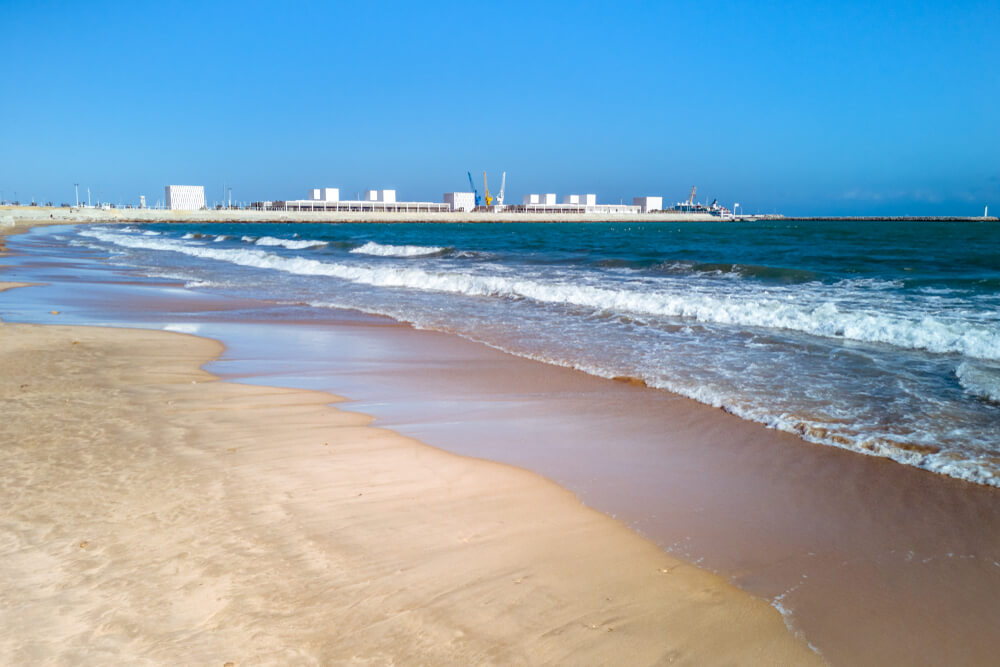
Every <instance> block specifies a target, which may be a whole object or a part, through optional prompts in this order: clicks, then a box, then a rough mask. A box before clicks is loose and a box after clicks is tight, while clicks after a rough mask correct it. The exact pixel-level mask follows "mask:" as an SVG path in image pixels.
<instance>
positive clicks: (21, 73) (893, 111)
mask: <svg viewBox="0 0 1000 667" xmlns="http://www.w3.org/2000/svg"><path fill="white" fill-rule="evenodd" d="M998 36H1000V3H997V2H996V1H995V0H994V1H993V2H960V1H959V2H951V3H945V2H934V3H929V2H905V3H904V2H877V1H873V2H865V3H854V2H845V3H810V2H764V3H737V2H606V3H588V2H577V3H562V2H549V3H541V2H535V3H522V2H504V3H473V2H456V3H450V2H448V3H445V2H424V3H400V2H371V3H299V2H281V3H277V2H275V3H267V2H259V3H258V2H240V3H211V2H207V3H197V2H159V3H144V2H136V3H125V2H120V3H104V2H87V3H78V2H21V1H20V0H0V38H2V39H0V48H2V49H3V56H2V57H0V197H2V198H3V199H8V200H9V199H13V197H14V194H13V193H14V192H16V193H17V196H18V198H19V199H20V200H21V201H22V202H25V201H30V200H31V198H32V197H34V198H35V200H36V201H49V200H51V201H54V202H56V203H60V202H63V201H72V197H73V183H80V184H81V191H83V189H84V188H86V187H88V186H89V187H90V188H91V191H92V193H93V194H94V195H95V196H99V197H100V198H102V199H104V200H107V201H112V202H123V203H135V202H137V201H138V196H139V195H140V194H145V195H146V197H147V199H148V200H149V201H150V202H155V201H156V200H157V199H160V198H162V197H163V186H164V185H166V184H168V183H180V184H203V185H205V186H206V192H207V196H208V199H209V200H212V199H219V198H221V196H222V186H223V183H224V182H225V183H228V184H230V185H231V186H232V188H233V196H234V198H235V199H238V200H244V199H282V198H298V197H304V196H305V194H306V190H307V188H310V187H319V186H332V187H340V188H341V192H342V196H348V195H353V193H354V192H356V191H360V190H362V189H364V188H368V187H372V188H376V187H387V188H395V189H396V190H397V191H398V195H399V197H401V198H405V199H421V200H428V199H429V200H432V201H438V200H440V198H441V193H442V192H444V191H450V190H464V189H467V181H466V176H465V173H466V171H472V173H473V175H476V176H477V178H481V173H482V171H483V170H484V169H485V170H487V171H488V172H489V175H490V178H491V186H492V187H494V188H495V187H496V186H495V185H493V183H494V182H496V181H498V180H499V175H500V172H501V170H506V171H507V172H508V197H509V198H510V199H514V200H516V201H520V196H521V195H522V194H524V193H526V192H557V193H568V192H596V193H597V194H598V200H599V201H602V202H617V201H619V199H624V200H626V201H630V200H631V197H633V196H635V195H644V194H659V195H663V196H664V197H665V198H666V200H668V201H676V200H679V199H684V198H686V196H687V192H688V190H689V189H690V187H691V186H692V185H697V186H698V192H699V199H701V198H703V197H708V198H709V199H712V198H715V197H718V198H719V199H720V200H721V201H722V202H724V203H726V204H727V205H731V204H732V202H734V201H739V202H740V203H741V204H742V205H743V206H744V207H745V208H746V209H747V210H748V211H754V210H758V211H768V212H770V211H779V212H785V213H789V214H824V213H830V214H865V213H868V214H883V213H884V214H893V213H894V214H942V213H947V214H962V215H981V214H982V210H983V206H984V205H986V204H990V205H991V206H992V207H993V209H994V210H996V211H997V212H1000V122H998V119H1000V111H998V108H1000V104H998V102H1000V42H998Z"/></svg>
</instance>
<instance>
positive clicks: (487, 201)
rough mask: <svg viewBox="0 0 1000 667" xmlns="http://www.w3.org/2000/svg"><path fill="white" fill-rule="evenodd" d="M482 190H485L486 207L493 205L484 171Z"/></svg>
mask: <svg viewBox="0 0 1000 667" xmlns="http://www.w3.org/2000/svg"><path fill="white" fill-rule="evenodd" d="M483 190H485V191H486V206H487V208H488V207H490V206H492V205H493V197H491V196H490V186H489V184H488V183H487V182H486V172H485V171H484V172H483Z"/></svg>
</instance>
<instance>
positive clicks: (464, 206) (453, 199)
mask: <svg viewBox="0 0 1000 667" xmlns="http://www.w3.org/2000/svg"><path fill="white" fill-rule="evenodd" d="M444 203H445V204H448V206H450V207H451V210H452V211H471V210H472V209H474V208H476V193H474V192H446V193H444Z"/></svg>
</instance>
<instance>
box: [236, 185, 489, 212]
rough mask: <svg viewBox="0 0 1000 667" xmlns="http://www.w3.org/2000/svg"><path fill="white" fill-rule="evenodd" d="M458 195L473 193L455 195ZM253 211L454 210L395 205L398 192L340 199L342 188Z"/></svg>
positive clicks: (259, 206) (317, 190) (434, 204)
mask: <svg viewBox="0 0 1000 667" xmlns="http://www.w3.org/2000/svg"><path fill="white" fill-rule="evenodd" d="M454 194H458V195H463V194H468V195H469V196H470V197H473V206H474V205H475V196H474V195H473V194H472V193H471V192H470V193H462V192H458V193H454ZM252 208H257V209H261V210H265V211H355V212H362V213H401V212H413V213H418V212H431V213H446V212H448V211H450V210H452V208H451V205H450V204H448V203H447V202H445V203H441V202H425V201H401V202H397V201H396V191H395V190H365V191H364V193H363V194H362V198H361V199H341V198H340V189H339V188H309V196H308V198H307V199H289V200H287V201H274V202H260V203H258V204H255V205H254V206H253V207H252Z"/></svg>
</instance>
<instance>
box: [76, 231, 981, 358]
mask: <svg viewBox="0 0 1000 667" xmlns="http://www.w3.org/2000/svg"><path fill="white" fill-rule="evenodd" d="M81 234H85V235H89V236H93V237H95V238H98V239H100V240H103V241H106V242H109V243H115V244H118V245H122V246H126V247H133V248H149V249H162V250H172V251H175V252H181V253H185V254H188V255H192V256H195V257H204V258H207V259H215V260H219V261H225V262H230V263H233V264H238V265H242V266H250V267H256V268H263V269H271V270H276V271H284V272H287V273H294V274H300V275H321V276H331V277H335V278H340V279H342V280H348V281H351V282H354V283H359V284H364V285H371V286H374V287H390V288H407V289H414V290H425V291H435V292H444V293H451V294H460V295H466V296H477V297H501V298H515V299H531V300H533V301H536V302H539V303H547V304H558V305H569V306H575V307H582V308H587V309H592V310H596V311H601V312H607V313H613V314H639V315H647V316H657V317H669V318H686V319H691V320H695V321H697V322H701V323H710V324H721V325H732V326H739V327H760V328H769V329H785V330H791V331H797V332H802V333H806V334H810V335H814V336H821V337H825V338H841V339H848V340H856V341H862V342H868V343H882V344H886V345H893V346H896V347H901V348H908V349H917V350H927V351H930V352H935V353H940V354H948V353H956V352H957V353H960V354H963V355H965V356H967V357H975V358H980V359H995V360H1000V330H998V328H997V326H996V325H993V326H991V325H989V324H984V323H978V324H977V323H972V322H968V321H962V320H948V319H944V318H941V317H936V316H935V315H932V314H929V313H926V312H925V313H921V312H919V311H916V312H914V313H913V314H912V315H907V314H905V313H900V312H896V313H893V312H888V311H886V310H875V309H874V308H865V307H858V306H852V305H845V304H839V305H838V303H837V302H836V301H835V300H832V299H828V298H827V299H812V300H810V299H808V298H804V295H802V294H797V293H792V292H774V293H771V292H761V293H741V294H734V293H728V294H727V293H718V292H714V293H712V292H705V291H700V292H699V291H693V290H690V289H687V288H680V289H674V290H667V289H643V287H642V286H633V285H618V286H615V288H610V287H606V286H601V285H589V284H581V283H580V281H573V280H559V279H544V280H543V279H537V278H528V277H523V278H519V277H515V276H507V275H486V274H482V273H467V272H459V271H428V270H424V269H421V268H416V267H398V266H374V265H371V266H369V265H351V264H342V263H336V262H321V261H318V260H314V259H308V258H304V257H282V256H279V255H275V254H271V253H267V252H264V251H261V250H256V249H236V250H229V249H221V248H204V247H195V246H191V245H189V244H183V243H178V242H176V241H169V240H161V239H139V238H135V237H128V236H122V235H119V234H112V233H108V232H104V231H99V230H92V231H84V232H81ZM264 238H269V237H264ZM262 240H263V239H259V240H258V241H257V243H258V244H261V243H260V242H261V241H262ZM284 243H289V242H288V241H285V242H284ZM284 243H282V245H284ZM291 243H295V242H291ZM299 243H315V242H312V241H301V242H299ZM261 245H266V244H261ZM285 247H288V246H285Z"/></svg>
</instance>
